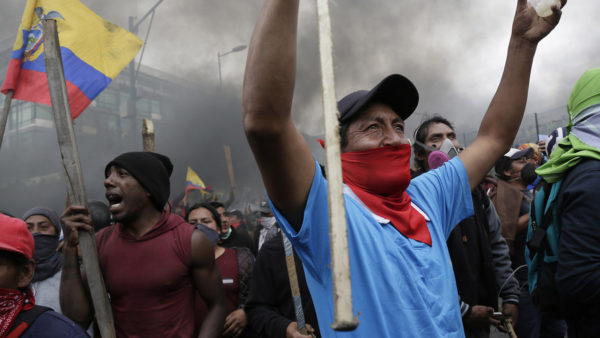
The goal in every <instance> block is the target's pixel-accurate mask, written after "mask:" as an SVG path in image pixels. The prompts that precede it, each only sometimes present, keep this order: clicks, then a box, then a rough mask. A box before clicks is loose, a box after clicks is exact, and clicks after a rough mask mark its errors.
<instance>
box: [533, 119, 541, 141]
mask: <svg viewBox="0 0 600 338" xmlns="http://www.w3.org/2000/svg"><path fill="white" fill-rule="evenodd" d="M533 115H534V116H535V139H536V140H538V139H539V137H540V126H539V124H538V118H537V113H533Z"/></svg>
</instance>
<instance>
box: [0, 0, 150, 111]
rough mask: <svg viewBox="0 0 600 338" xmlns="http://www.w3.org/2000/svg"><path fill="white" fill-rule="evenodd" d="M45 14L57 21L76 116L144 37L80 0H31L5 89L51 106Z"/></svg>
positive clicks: (10, 65)
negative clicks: (46, 60) (44, 27)
mask: <svg viewBox="0 0 600 338" xmlns="http://www.w3.org/2000/svg"><path fill="white" fill-rule="evenodd" d="M41 19H54V20H56V24H57V29H58V39H59V42H60V46H61V47H60V49H61V55H62V63H63V68H64V72H65V79H66V82H67V91H68V95H69V103H70V105H71V114H72V116H73V118H76V117H77V116H79V114H81V112H82V111H83V110H84V109H85V108H86V107H87V106H88V105H89V104H90V103H91V102H92V100H93V99H94V98H95V97H96V96H98V94H100V92H101V91H102V90H103V89H104V88H106V87H107V86H108V85H109V84H110V82H111V81H112V80H113V79H114V78H115V76H117V74H119V72H121V70H122V69H123V68H125V66H126V65H127V64H128V63H129V62H131V60H132V59H133V58H134V57H135V55H136V54H137V52H138V51H139V49H140V47H141V46H142V41H141V40H140V39H138V38H137V37H136V36H135V35H133V34H132V33H129V32H128V31H126V30H124V29H123V28H121V27H119V26H116V25H114V24H112V23H110V22H108V21H106V20H104V19H102V18H101V17H99V16H98V15H96V14H95V13H94V12H92V11H91V10H90V9H89V8H87V7H85V6H84V5H83V4H82V3H80V2H79V1H77V0H28V1H27V4H26V6H25V12H24V13H23V18H22V20H21V26H20V27H19V32H18V33H17V39H16V41H15V44H14V46H13V52H12V56H11V59H10V63H9V65H8V71H7V73H6V78H5V80H4V83H3V84H2V88H1V89H0V91H2V93H4V94H6V92H7V91H9V90H12V91H14V94H13V97H14V98H15V99H19V100H25V101H32V102H36V103H42V104H47V105H51V102H50V93H49V91H48V79H47V77H46V67H45V65H44V55H43V54H44V43H43V42H44V36H43V33H42V23H41V21H40V20H41Z"/></svg>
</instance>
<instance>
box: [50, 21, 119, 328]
mask: <svg viewBox="0 0 600 338" xmlns="http://www.w3.org/2000/svg"><path fill="white" fill-rule="evenodd" d="M42 29H43V34H44V64H45V66H46V74H47V76H48V89H49V91H50V99H51V101H52V114H53V115H54V123H55V124H56V134H57V136H58V146H59V148H60V153H61V157H62V164H63V169H64V171H65V178H66V181H67V193H68V196H69V202H70V204H71V205H85V206H87V197H86V193H85V186H84V182H83V172H82V170H81V163H80V161H79V151H78V149H77V143H76V141H75V132H74V130H73V121H72V118H71V108H70V106H69V97H68V95H67V86H66V83H65V75H64V71H63V65H62V57H61V54H60V44H59V41H58V32H57V30H56V21H55V20H52V19H48V20H42ZM79 246H80V248H81V255H82V260H83V266H84V268H85V271H86V275H87V280H88V285H89V288H90V294H91V297H92V303H93V305H94V310H95V313H96V320H97V322H98V327H99V329H100V334H101V336H102V337H103V338H113V337H116V334H115V327H114V320H113V316H112V310H111V307H110V303H109V301H108V296H107V293H106V288H105V286H104V280H103V278H102V273H101V272H100V264H99V262H98V250H97V248H96V239H95V237H94V235H93V234H92V233H90V232H88V231H83V230H82V231H79Z"/></svg>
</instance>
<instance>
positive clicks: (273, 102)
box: [243, 0, 299, 130]
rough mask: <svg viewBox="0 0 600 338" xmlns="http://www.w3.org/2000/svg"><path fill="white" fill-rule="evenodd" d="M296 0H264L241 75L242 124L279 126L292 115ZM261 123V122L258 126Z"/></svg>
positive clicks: (296, 20) (247, 126)
mask: <svg viewBox="0 0 600 338" xmlns="http://www.w3.org/2000/svg"><path fill="white" fill-rule="evenodd" d="M298 3H299V1H298V0H267V1H265V4H264V5H263V9H262V12H261V15H260V19H259V21H258V23H257V25H256V27H255V29H254V33H253V35H252V40H251V41H250V47H249V49H248V60H247V63H246V72H245V76H244V93H243V95H244V99H243V102H244V124H245V127H246V128H247V130H248V129H251V130H252V128H260V127H264V126H263V124H266V125H267V126H266V127H268V126H278V125H280V124H278V123H279V122H280V121H281V120H288V119H290V118H291V116H290V111H291V105H292V96H293V93H294V82H295V76H296V34H297V33H296V31H297V23H298ZM257 124H260V125H257Z"/></svg>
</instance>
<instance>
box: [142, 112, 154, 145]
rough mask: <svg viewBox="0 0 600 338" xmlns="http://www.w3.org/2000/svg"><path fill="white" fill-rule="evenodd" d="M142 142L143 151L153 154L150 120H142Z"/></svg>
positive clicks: (152, 131)
mask: <svg viewBox="0 0 600 338" xmlns="http://www.w3.org/2000/svg"><path fill="white" fill-rule="evenodd" d="M142 141H143V147H144V151H151V152H154V123H153V122H152V120H149V119H144V120H143V124H142Z"/></svg>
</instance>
